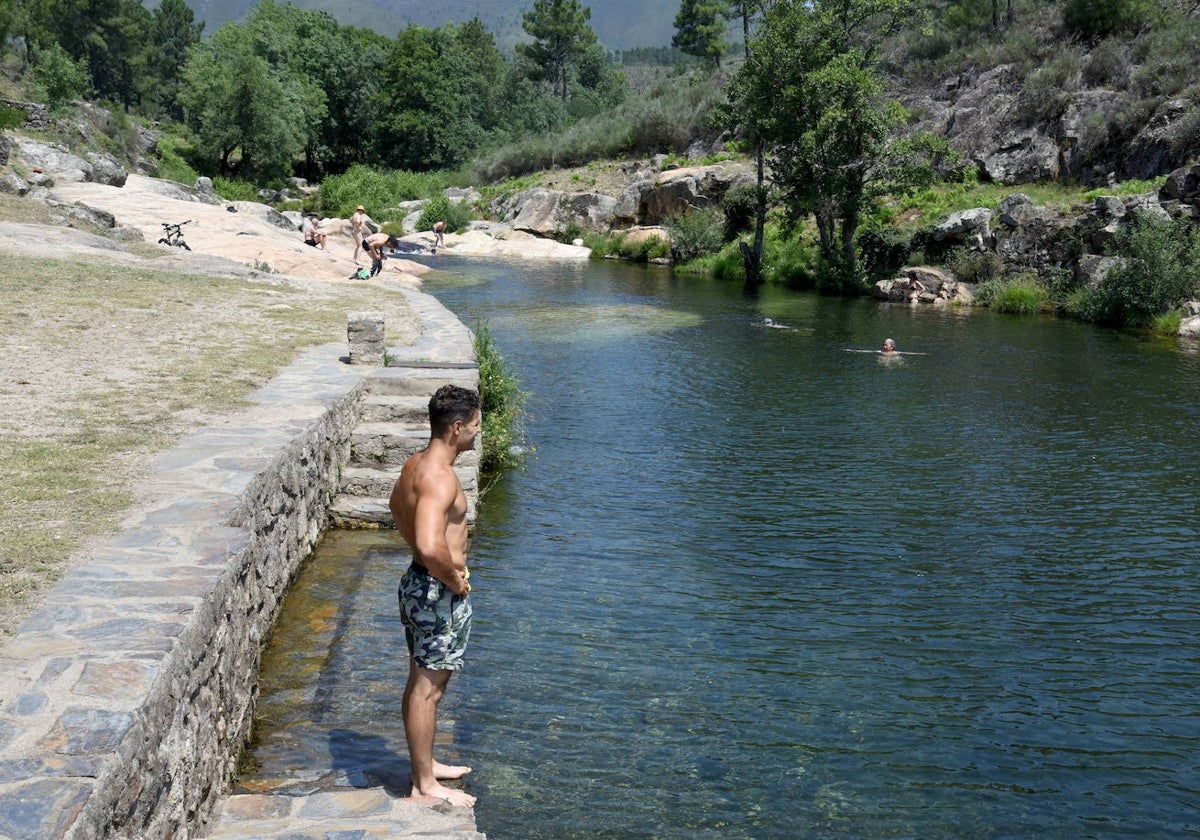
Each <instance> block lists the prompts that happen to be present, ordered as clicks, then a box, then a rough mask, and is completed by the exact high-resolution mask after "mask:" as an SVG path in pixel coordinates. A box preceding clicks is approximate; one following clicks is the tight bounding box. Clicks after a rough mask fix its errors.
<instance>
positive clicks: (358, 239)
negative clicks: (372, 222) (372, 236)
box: [350, 204, 367, 265]
mask: <svg viewBox="0 0 1200 840" xmlns="http://www.w3.org/2000/svg"><path fill="white" fill-rule="evenodd" d="M350 235H351V236H353V237H354V264H355V265H358V252H359V251H361V250H362V241H363V238H364V237H365V236H366V235H367V208H365V207H363V206H362V205H361V204H360V205H358V206H357V207H355V208H354V215H352V216H351V217H350Z"/></svg>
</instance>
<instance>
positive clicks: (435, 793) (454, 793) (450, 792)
mask: <svg viewBox="0 0 1200 840" xmlns="http://www.w3.org/2000/svg"><path fill="white" fill-rule="evenodd" d="M410 795H411V796H412V798H413V799H419V800H422V801H425V802H437V801H439V800H441V801H442V802H449V803H450V804H451V805H453V806H454V807H455V808H473V807H474V806H475V797H474V796H472V795H471V794H469V793H467V792H466V791H464V790H455V789H454V788H448V787H445V786H444V785H438V784H435V785H433V786H432V787H430V788H428V789H427V790H418V789H417V786H416V785H413V789H412V793H411V794H410Z"/></svg>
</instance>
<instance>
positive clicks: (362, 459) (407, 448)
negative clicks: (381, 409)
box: [350, 423, 429, 468]
mask: <svg viewBox="0 0 1200 840" xmlns="http://www.w3.org/2000/svg"><path fill="white" fill-rule="evenodd" d="M427 443H429V431H428V430H427V429H412V428H408V427H406V426H403V425H400V424H398V423H359V424H358V425H357V426H355V427H354V432H353V433H352V434H351V435H350V465H351V466H354V467H383V468H386V467H389V466H400V465H402V464H403V463H404V462H405V461H406V460H407V459H408V456H409V455H412V454H413V453H414V452H419V451H420V450H422V449H424V448H425V445H426V444H427Z"/></svg>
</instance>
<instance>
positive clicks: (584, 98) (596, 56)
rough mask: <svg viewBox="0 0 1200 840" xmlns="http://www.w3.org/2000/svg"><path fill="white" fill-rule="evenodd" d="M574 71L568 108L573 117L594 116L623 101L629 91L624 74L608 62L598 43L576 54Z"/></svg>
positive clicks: (606, 55) (606, 54)
mask: <svg viewBox="0 0 1200 840" xmlns="http://www.w3.org/2000/svg"><path fill="white" fill-rule="evenodd" d="M575 70H576V72H575V81H574V83H573V84H572V85H571V102H570V105H569V107H568V110H569V112H570V115H571V116H572V117H573V118H575V119H583V118H585V117H590V116H595V115H596V114H600V113H603V112H605V111H608V110H609V109H611V108H613V107H615V106H617V105H620V104H621V103H622V102H624V101H625V97H626V96H627V94H628V92H629V85H628V83H627V82H626V80H625V74H624V73H621V72H620V71H618V70H617V69H616V68H615V67H614V66H613V65H612V64H611V63H610V62H609V60H608V53H607V52H605V50H604V48H603V47H601V46H600V45H599V44H592V45H590V46H588V47H587V48H586V49H585V50H583V52H582V53H580V56H579V60H578V61H577V62H576V66H575Z"/></svg>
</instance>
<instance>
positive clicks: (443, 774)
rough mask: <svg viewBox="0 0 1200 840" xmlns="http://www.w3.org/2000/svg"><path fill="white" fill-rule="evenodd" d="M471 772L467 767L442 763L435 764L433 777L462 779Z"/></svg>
mask: <svg viewBox="0 0 1200 840" xmlns="http://www.w3.org/2000/svg"><path fill="white" fill-rule="evenodd" d="M470 772H471V768H470V767H466V766H465V765H454V764H442V763H441V762H440V761H435V762H433V777H434V778H435V779H461V778H462V777H463V776H465V775H467V774H468V773H470Z"/></svg>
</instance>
